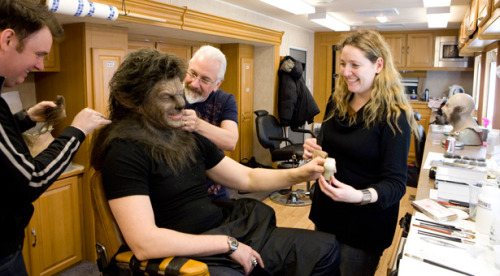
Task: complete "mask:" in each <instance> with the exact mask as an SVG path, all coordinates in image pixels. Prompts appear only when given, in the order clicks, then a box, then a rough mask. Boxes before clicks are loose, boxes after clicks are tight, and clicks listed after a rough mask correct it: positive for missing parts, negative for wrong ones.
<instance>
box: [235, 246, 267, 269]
mask: <svg viewBox="0 0 500 276" xmlns="http://www.w3.org/2000/svg"><path fill="white" fill-rule="evenodd" d="M229 257H230V258H231V259H233V260H234V261H235V262H238V263H239V264H240V265H241V266H242V267H243V269H244V270H245V275H249V274H250V272H252V270H253V268H254V265H253V263H252V260H253V259H256V260H257V263H258V264H259V265H260V267H262V268H264V261H262V257H260V254H259V252H257V251H255V250H253V249H252V248H251V247H250V246H248V245H246V244H244V243H241V242H240V243H239V245H238V249H236V251H234V252H233V254H231V255H229Z"/></svg>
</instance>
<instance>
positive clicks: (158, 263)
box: [115, 251, 210, 276]
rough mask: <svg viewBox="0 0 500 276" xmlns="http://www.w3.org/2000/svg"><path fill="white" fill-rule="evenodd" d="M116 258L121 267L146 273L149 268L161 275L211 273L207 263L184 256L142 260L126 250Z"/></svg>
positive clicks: (206, 275) (204, 274) (207, 274)
mask: <svg viewBox="0 0 500 276" xmlns="http://www.w3.org/2000/svg"><path fill="white" fill-rule="evenodd" d="M115 260H116V262H117V265H118V266H119V267H122V268H127V269H131V270H132V272H141V273H144V272H147V270H150V269H155V270H156V271H157V272H158V273H159V274H161V275H186V276H187V275H189V276H198V275H199V276H209V275H210V274H209V272H208V266H207V265H206V264H205V263H202V262H200V261H196V260H193V259H189V258H184V257H168V258H163V259H151V260H147V261H142V262H141V261H139V260H137V258H135V256H134V253H133V252H132V251H125V252H122V253H118V254H116V256H115ZM134 275H135V274H134Z"/></svg>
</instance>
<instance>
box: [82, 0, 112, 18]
mask: <svg viewBox="0 0 500 276" xmlns="http://www.w3.org/2000/svg"><path fill="white" fill-rule="evenodd" d="M88 2H89V4H90V10H89V13H88V14H87V16H90V17H96V18H103V19H108V20H116V19H117V18H118V9H117V8H115V7H113V6H111V5H104V4H99V3H94V2H92V1H88Z"/></svg>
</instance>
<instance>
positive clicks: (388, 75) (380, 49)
mask: <svg viewBox="0 0 500 276" xmlns="http://www.w3.org/2000/svg"><path fill="white" fill-rule="evenodd" d="M346 45H350V46H353V47H356V48H358V49H359V50H361V51H362V52H363V53H364V55H365V56H366V58H368V59H369V60H370V61H371V62H372V63H374V64H375V62H376V61H377V59H378V58H379V57H380V58H382V59H383V61H384V66H383V68H382V71H380V73H378V74H377V75H376V76H375V79H374V80H373V90H372V92H371V98H370V100H369V101H368V102H367V103H366V105H365V107H364V110H363V116H364V119H365V125H366V127H368V128H370V127H371V126H373V125H375V123H376V122H387V124H388V125H389V127H390V128H391V129H392V131H393V133H394V134H396V130H398V131H400V132H401V128H400V127H399V126H398V125H397V123H396V122H397V118H399V116H400V115H401V110H402V111H403V112H404V113H405V114H406V120H407V121H408V124H409V125H410V127H411V129H412V131H413V132H414V133H417V135H418V131H417V123H416V121H415V118H414V117H413V111H412V108H411V106H410V104H409V103H408V99H407V97H406V95H405V93H404V88H403V84H402V83H401V75H400V74H399V72H398V71H397V70H396V68H395V67H394V63H393V60H392V55H391V52H390V50H389V46H388V45H387V43H386V42H385V40H384V39H383V38H382V36H381V35H380V34H379V33H378V32H376V31H357V32H355V33H353V34H352V35H350V36H349V37H347V38H346V39H345V40H344V42H343V43H342V49H343V48H344V47H345V46H346ZM352 97H353V93H352V92H350V91H349V90H348V88H347V83H346V81H345V79H344V78H343V77H340V78H339V79H338V81H337V84H336V86H335V92H334V93H333V97H332V103H330V104H331V106H332V109H331V110H330V113H329V114H328V116H327V119H326V120H328V119H330V118H331V117H333V116H334V115H338V116H339V117H340V118H341V119H344V118H346V117H348V118H349V123H350V124H353V123H354V122H355V121H356V117H357V114H356V112H355V111H354V110H353V109H352V108H350V106H349V101H350V100H351V99H352Z"/></svg>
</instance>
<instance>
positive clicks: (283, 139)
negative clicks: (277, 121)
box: [269, 137, 293, 145]
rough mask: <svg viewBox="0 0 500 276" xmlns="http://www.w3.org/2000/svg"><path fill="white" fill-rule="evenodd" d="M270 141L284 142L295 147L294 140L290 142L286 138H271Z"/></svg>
mask: <svg viewBox="0 0 500 276" xmlns="http://www.w3.org/2000/svg"><path fill="white" fill-rule="evenodd" d="M269 140H275V141H284V142H287V143H290V145H293V142H292V140H290V138H286V137H269Z"/></svg>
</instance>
